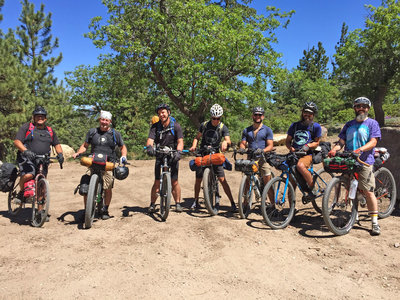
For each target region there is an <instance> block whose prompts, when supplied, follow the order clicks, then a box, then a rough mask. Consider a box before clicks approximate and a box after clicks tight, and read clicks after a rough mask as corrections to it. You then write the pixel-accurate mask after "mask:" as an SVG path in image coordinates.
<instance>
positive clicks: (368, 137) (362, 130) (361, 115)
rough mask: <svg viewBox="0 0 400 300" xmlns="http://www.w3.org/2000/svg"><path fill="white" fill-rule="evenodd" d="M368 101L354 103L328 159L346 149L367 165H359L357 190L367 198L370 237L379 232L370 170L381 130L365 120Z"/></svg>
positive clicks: (368, 120)
mask: <svg viewBox="0 0 400 300" xmlns="http://www.w3.org/2000/svg"><path fill="white" fill-rule="evenodd" d="M370 107H371V101H369V99H368V98H365V97H359V98H357V99H355V100H354V102H353V108H354V113H355V119H353V120H351V121H349V122H347V123H346V124H345V125H344V127H343V129H342V130H341V132H340V133H339V141H338V142H337V143H336V144H335V146H334V147H333V148H332V150H331V151H329V153H328V155H329V156H331V157H332V156H335V155H336V152H337V151H338V150H340V149H342V148H343V146H344V148H345V150H347V151H353V152H355V153H357V154H360V159H361V160H362V161H363V162H365V163H367V164H368V165H369V166H366V165H364V164H363V165H362V170H361V171H360V172H358V188H359V189H360V190H361V191H362V192H363V194H364V195H365V197H366V199H367V206H368V213H369V215H370V216H371V219H372V230H371V235H379V234H380V233H381V229H380V226H379V224H378V201H377V199H376V197H375V194H374V189H375V177H374V172H373V170H372V168H373V165H374V162H375V158H374V152H375V149H374V148H375V146H376V144H377V142H378V139H380V138H381V129H380V127H379V124H378V122H377V121H376V120H374V119H370V118H368V112H369V109H370Z"/></svg>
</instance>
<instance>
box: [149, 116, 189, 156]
mask: <svg viewBox="0 0 400 300" xmlns="http://www.w3.org/2000/svg"><path fill="white" fill-rule="evenodd" d="M172 126H173V128H172ZM172 130H173V131H174V132H172ZM148 138H149V139H152V140H154V143H155V145H157V147H160V146H161V147H163V146H167V147H170V148H172V149H176V146H177V144H178V139H183V133H182V128H181V125H179V123H178V122H176V121H172V120H170V122H169V124H168V126H167V127H163V125H162V123H161V121H158V122H157V123H155V124H153V125H152V126H151V128H150V132H149V137H148Z"/></svg>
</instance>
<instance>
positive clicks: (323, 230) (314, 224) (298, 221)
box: [289, 208, 335, 239]
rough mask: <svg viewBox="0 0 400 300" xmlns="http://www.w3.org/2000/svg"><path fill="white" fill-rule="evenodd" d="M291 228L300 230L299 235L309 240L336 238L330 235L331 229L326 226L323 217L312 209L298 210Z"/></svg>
mask: <svg viewBox="0 0 400 300" xmlns="http://www.w3.org/2000/svg"><path fill="white" fill-rule="evenodd" d="M289 226H293V227H295V228H298V229H299V234H300V235H301V236H303V237H307V238H321V239H325V238H332V237H335V235H334V234H330V231H329V229H328V228H327V227H326V226H325V222H324V219H323V217H322V215H321V214H320V213H318V212H316V211H315V210H313V209H310V208H302V209H296V213H295V215H294V217H293V219H292V221H291V222H290V225H289ZM316 232H319V233H316ZM327 233H328V235H327Z"/></svg>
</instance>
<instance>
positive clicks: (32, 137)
mask: <svg viewBox="0 0 400 300" xmlns="http://www.w3.org/2000/svg"><path fill="white" fill-rule="evenodd" d="M29 124H30V123H25V124H24V125H22V126H21V128H20V129H19V130H18V132H17V135H16V136H15V139H16V140H19V141H21V142H22V143H23V144H24V145H25V147H26V149H28V150H30V151H32V152H34V153H35V154H38V155H44V154H48V153H50V151H51V149H50V146H55V145H58V144H59V143H60V142H59V141H58V138H57V134H56V132H55V131H54V129H52V131H53V138H52V137H51V135H50V132H49V131H48V130H47V127H46V126H45V128H43V129H39V128H37V127H36V126H35V128H34V129H33V132H32V133H31V134H29V135H28V136H27V137H26V138H25V135H26V133H27V131H28V130H29ZM18 153H20V151H18Z"/></svg>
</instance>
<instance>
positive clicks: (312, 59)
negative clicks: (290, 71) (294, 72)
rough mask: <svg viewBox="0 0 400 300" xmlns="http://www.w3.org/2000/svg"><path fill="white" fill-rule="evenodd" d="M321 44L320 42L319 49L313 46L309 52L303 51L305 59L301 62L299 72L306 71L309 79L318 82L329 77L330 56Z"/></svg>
mask: <svg viewBox="0 0 400 300" xmlns="http://www.w3.org/2000/svg"><path fill="white" fill-rule="evenodd" d="M325 53H326V51H325V49H324V47H323V46H322V43H321V42H318V49H315V47H314V46H313V47H312V48H311V49H309V50H304V51H303V55H304V56H303V57H302V58H301V59H300V61H299V66H298V67H297V69H298V70H301V71H304V72H305V74H306V76H307V78H310V79H311V80H317V79H319V78H326V76H327V75H328V68H327V65H328V61H329V58H328V56H326V55H325Z"/></svg>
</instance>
